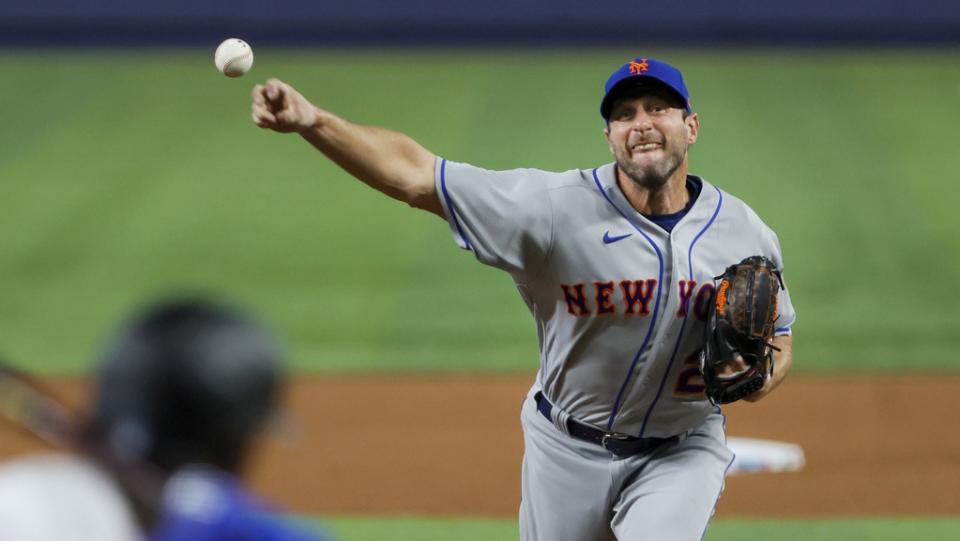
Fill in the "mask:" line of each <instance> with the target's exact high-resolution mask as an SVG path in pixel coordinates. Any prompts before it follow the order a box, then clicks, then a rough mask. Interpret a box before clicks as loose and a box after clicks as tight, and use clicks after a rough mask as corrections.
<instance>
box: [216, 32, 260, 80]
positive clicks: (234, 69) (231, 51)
mask: <svg viewBox="0 0 960 541" xmlns="http://www.w3.org/2000/svg"><path fill="white" fill-rule="evenodd" d="M213 63H214V64H216V65H217V69H218V70H220V71H221V72H222V73H223V74H224V75H226V76H227V77H240V76H241V75H243V74H244V73H246V72H248V71H250V67H251V66H253V49H251V48H250V46H249V45H247V42H245V41H243V40H242V39H237V38H230V39H226V40H224V41H223V43H221V44H220V46H219V47H217V52H215V53H213Z"/></svg>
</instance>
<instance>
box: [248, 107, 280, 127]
mask: <svg viewBox="0 0 960 541" xmlns="http://www.w3.org/2000/svg"><path fill="white" fill-rule="evenodd" d="M250 116H251V117H252V118H253V122H254V123H255V124H256V125H257V126H260V127H261V128H265V127H267V126H269V125H272V124H276V123H277V117H275V116H273V113H271V112H270V111H267V110H266V109H254V110H253V113H252V114H251V115H250Z"/></svg>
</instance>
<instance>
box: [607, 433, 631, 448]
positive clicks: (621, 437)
mask: <svg viewBox="0 0 960 541" xmlns="http://www.w3.org/2000/svg"><path fill="white" fill-rule="evenodd" d="M629 439H631V436H630V435H629V434H621V433H619V432H606V433H604V435H603V438H602V439H601V440H600V447H603V448H604V449H606V450H607V451H610V452H613V450H612V449H610V448H609V447H607V443H608V442H609V441H610V440H614V441H627V440H629Z"/></svg>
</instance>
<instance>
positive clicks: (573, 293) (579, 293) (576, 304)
mask: <svg viewBox="0 0 960 541" xmlns="http://www.w3.org/2000/svg"><path fill="white" fill-rule="evenodd" d="M560 287H561V288H562V289H563V300H565V301H567V312H569V313H570V315H574V316H589V315H590V309H589V308H587V297H586V296H585V295H584V294H583V284H573V285H568V284H560Z"/></svg>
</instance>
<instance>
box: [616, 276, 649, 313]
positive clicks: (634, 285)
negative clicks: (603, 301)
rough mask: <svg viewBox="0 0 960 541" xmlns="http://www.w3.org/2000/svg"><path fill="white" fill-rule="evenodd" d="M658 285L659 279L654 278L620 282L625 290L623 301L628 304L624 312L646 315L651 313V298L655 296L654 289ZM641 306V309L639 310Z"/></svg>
mask: <svg viewBox="0 0 960 541" xmlns="http://www.w3.org/2000/svg"><path fill="white" fill-rule="evenodd" d="M656 287H657V281H656V280H655V279H653V278H650V279H648V280H623V281H622V282H620V289H622V290H623V301H624V303H625V304H626V309H625V310H624V312H623V313H624V314H636V315H639V316H645V315H647V314H649V313H650V299H651V298H653V290H654V289H656ZM637 307H639V311H638V310H637Z"/></svg>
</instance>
